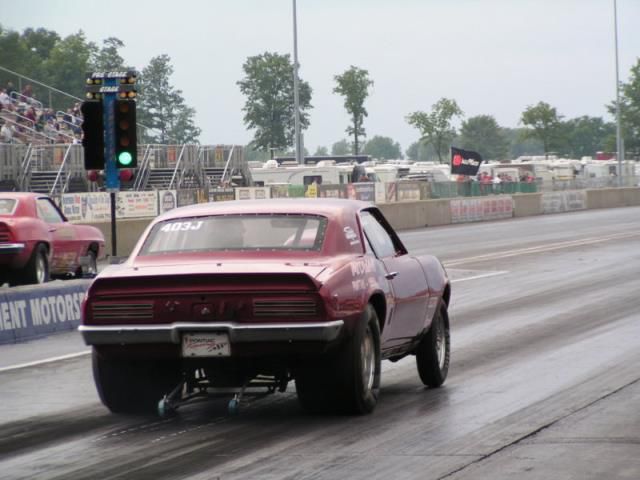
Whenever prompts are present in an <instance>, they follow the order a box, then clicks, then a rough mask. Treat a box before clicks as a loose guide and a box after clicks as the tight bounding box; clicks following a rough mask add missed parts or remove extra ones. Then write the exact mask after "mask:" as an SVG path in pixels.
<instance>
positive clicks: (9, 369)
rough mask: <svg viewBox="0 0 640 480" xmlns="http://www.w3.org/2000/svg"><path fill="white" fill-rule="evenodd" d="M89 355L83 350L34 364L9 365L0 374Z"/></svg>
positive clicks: (88, 351)
mask: <svg viewBox="0 0 640 480" xmlns="http://www.w3.org/2000/svg"><path fill="white" fill-rule="evenodd" d="M90 353H91V350H85V351H83V352H76V353H69V354H68V355H61V356H59V357H51V358H45V359H44V360H37V361H35V362H28V363H19V364H17V365H10V366H8V367H2V368H0V373H2V372H10V371H11V370H19V369H21V368H29V367H37V366H38V365H44V364H45V363H53V362H59V361H61V360H67V359H70V358H76V357H82V356H84V355H89V354H90Z"/></svg>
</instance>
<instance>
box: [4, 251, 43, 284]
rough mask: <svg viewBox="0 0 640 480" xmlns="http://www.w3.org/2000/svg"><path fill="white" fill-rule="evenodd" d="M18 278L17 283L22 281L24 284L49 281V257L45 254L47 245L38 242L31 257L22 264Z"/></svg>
mask: <svg viewBox="0 0 640 480" xmlns="http://www.w3.org/2000/svg"><path fill="white" fill-rule="evenodd" d="M18 280H19V283H23V284H25V285H29V284H33V283H44V282H48V281H49V259H48V255H47V247H45V246H44V245H43V244H42V243H39V244H38V245H36V247H35V248H34V249H33V252H32V253H31V258H30V259H29V261H28V262H27V264H26V265H25V266H24V269H23V271H22V273H21V275H20V276H19V279H18ZM12 283H13V282H12ZM16 283H18V282H16Z"/></svg>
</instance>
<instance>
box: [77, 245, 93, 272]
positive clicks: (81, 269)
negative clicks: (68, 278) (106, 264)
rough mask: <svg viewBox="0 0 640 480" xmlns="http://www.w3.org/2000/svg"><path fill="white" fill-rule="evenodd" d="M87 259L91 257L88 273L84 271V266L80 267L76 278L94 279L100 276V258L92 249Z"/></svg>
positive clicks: (88, 252) (88, 251)
mask: <svg viewBox="0 0 640 480" xmlns="http://www.w3.org/2000/svg"><path fill="white" fill-rule="evenodd" d="M86 256H87V257H89V265H88V266H87V268H86V272H85V271H84V270H83V268H82V266H79V267H78V269H77V270H76V275H75V276H76V278H82V277H85V276H87V277H89V278H93V277H95V276H96V275H98V256H97V254H96V252H95V250H93V249H92V248H89V250H87V255H86Z"/></svg>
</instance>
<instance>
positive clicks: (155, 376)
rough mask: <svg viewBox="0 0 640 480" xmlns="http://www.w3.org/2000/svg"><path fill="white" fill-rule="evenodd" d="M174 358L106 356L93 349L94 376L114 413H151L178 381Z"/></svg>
mask: <svg viewBox="0 0 640 480" xmlns="http://www.w3.org/2000/svg"><path fill="white" fill-rule="evenodd" d="M180 378H181V373H180V364H179V363H178V362H176V361H149V360H137V359H136V360H129V359H119V358H109V357H106V356H104V355H101V354H100V353H98V352H97V351H96V349H95V348H94V349H93V379H94V381H95V384H96V389H97V390H98V395H99V396H100V400H101V401H102V403H103V404H104V405H105V406H106V407H107V408H108V409H109V410H111V411H112V412H113V413H153V412H155V411H156V408H157V405H158V400H159V399H161V398H163V396H164V395H165V394H166V393H168V392H170V391H171V390H173V389H174V388H175V386H176V385H177V384H178V383H179V382H180Z"/></svg>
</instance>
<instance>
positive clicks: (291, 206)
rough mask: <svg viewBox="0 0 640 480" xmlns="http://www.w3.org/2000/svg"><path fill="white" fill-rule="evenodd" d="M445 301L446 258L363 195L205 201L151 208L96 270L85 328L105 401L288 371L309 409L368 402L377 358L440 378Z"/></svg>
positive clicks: (428, 380)
mask: <svg viewBox="0 0 640 480" xmlns="http://www.w3.org/2000/svg"><path fill="white" fill-rule="evenodd" d="M450 297H451V287H450V283H449V280H448V278H447V275H446V273H445V270H444V268H443V267H442V265H441V263H440V262H439V261H438V260H437V259H436V258H435V257H433V256H430V255H421V256H413V255H411V254H409V253H408V252H407V250H406V248H405V247H404V245H403V244H402V242H401V241H400V239H399V238H398V235H396V233H395V232H394V230H393V229H392V228H391V226H390V225H389V223H388V222H387V221H386V220H385V218H384V217H383V215H382V213H381V212H380V211H379V210H378V209H377V208H376V207H375V206H372V205H371V204H368V203H364V202H358V201H351V200H337V199H317V200H315V199H300V200H293V199H283V200H263V201H235V202H220V203H209V204H200V205H196V206H189V207H184V208H179V209H175V210H172V211H171V212H169V213H166V214H164V215H162V216H160V217H158V218H156V219H155V220H154V221H153V222H152V223H151V225H150V226H149V227H148V229H147V230H146V232H145V233H144V234H143V236H142V237H141V239H140V241H139V242H138V244H137V246H136V247H135V249H134V251H133V252H132V254H131V256H130V257H129V259H128V260H127V261H126V263H124V264H122V265H118V266H111V267H109V268H108V269H106V270H105V271H103V272H102V273H101V274H100V275H98V277H97V278H96V279H95V280H94V281H93V283H92V284H91V286H90V288H89V290H88V294H87V298H86V302H85V303H84V308H83V319H82V325H81V326H80V331H81V333H82V335H83V337H84V339H85V341H86V343H87V344H89V345H92V346H93V373H94V378H95V383H96V387H97V390H98V393H99V395H100V398H101V400H102V402H103V403H104V404H105V405H106V406H107V407H108V408H109V409H110V410H111V411H113V412H136V411H148V410H151V409H153V408H154V407H155V406H156V405H158V409H159V411H160V413H161V414H162V413H163V411H165V412H166V409H167V408H174V407H176V406H177V405H178V404H179V403H180V402H182V401H185V400H188V399H190V398H192V397H193V396H195V395H198V394H203V395H207V393H206V392H207V391H210V390H216V389H218V390H220V389H222V388H224V389H226V390H229V389H234V388H235V389H237V390H236V391H238V392H240V394H242V392H243V390H244V389H245V388H248V387H250V386H251V385H254V384H256V383H260V382H262V383H261V384H262V385H265V383H264V382H267V383H266V385H268V386H269V388H270V389H271V391H275V390H280V391H284V389H286V386H287V384H288V382H289V381H290V380H294V381H295V386H296V391H297V395H298V399H299V401H300V403H301V405H302V406H303V407H304V408H305V409H306V410H308V411H311V412H323V411H325V412H326V411H333V412H335V411H341V412H349V413H368V412H371V411H372V410H373V409H374V407H375V405H376V402H377V399H378V394H379V391H380V372H381V369H380V362H381V360H383V359H389V360H393V361H395V360H398V359H400V358H402V357H404V356H406V355H415V356H416V360H417V369H418V373H419V376H420V379H421V380H422V382H423V383H424V384H425V385H427V386H428V387H439V386H440V385H442V383H443V382H444V381H445V378H446V376H447V372H448V368H449V355H450V353H449V347H450V343H449V317H448V315H447V308H448V305H449V301H450ZM169 392H172V393H169ZM209 395H210V393H209ZM163 396H164V397H163ZM160 399H162V400H161V401H160V403H159V404H158V400H160ZM236 400H240V397H239V396H238V395H236ZM233 401H235V400H232V402H233ZM230 407H231V402H230Z"/></svg>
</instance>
